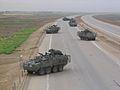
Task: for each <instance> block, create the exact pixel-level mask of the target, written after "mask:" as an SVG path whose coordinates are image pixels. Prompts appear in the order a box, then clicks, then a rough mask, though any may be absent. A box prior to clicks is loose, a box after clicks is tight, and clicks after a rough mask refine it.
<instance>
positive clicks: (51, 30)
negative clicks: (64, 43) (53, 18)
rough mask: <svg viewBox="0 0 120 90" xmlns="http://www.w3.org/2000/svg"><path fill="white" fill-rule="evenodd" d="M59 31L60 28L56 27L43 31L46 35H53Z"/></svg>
mask: <svg viewBox="0 0 120 90" xmlns="http://www.w3.org/2000/svg"><path fill="white" fill-rule="evenodd" d="M59 30H60V27H58V26H57V25H52V26H50V27H48V28H47V29H46V30H45V31H46V33H47V34H53V33H58V31H59Z"/></svg>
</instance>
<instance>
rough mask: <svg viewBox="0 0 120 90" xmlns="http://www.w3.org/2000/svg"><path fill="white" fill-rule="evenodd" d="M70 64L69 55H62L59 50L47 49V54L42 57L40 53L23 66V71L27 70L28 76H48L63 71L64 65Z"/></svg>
mask: <svg viewBox="0 0 120 90" xmlns="http://www.w3.org/2000/svg"><path fill="white" fill-rule="evenodd" d="M70 62H71V57H70V55H66V54H65V55H64V54H63V53H62V52H61V51H60V50H55V49H49V51H48V52H46V53H45V55H43V54H42V53H40V55H39V56H36V57H35V58H34V59H30V60H29V61H27V62H25V63H24V64H23V68H24V70H27V72H28V73H29V74H32V73H33V72H34V73H37V74H39V75H44V74H50V73H52V72H53V73H55V72H61V71H63V68H64V66H65V65H67V64H68V63H70Z"/></svg>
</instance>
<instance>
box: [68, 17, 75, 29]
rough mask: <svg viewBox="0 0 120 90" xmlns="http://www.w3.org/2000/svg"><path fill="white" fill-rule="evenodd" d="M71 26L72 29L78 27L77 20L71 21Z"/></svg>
mask: <svg viewBox="0 0 120 90" xmlns="http://www.w3.org/2000/svg"><path fill="white" fill-rule="evenodd" d="M69 25H70V26H71V27H76V26H77V22H76V20H75V19H73V18H72V19H70V21H69Z"/></svg>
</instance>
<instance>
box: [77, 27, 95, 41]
mask: <svg viewBox="0 0 120 90" xmlns="http://www.w3.org/2000/svg"><path fill="white" fill-rule="evenodd" d="M77 35H78V36H79V37H80V39H81V40H87V41H89V40H96V35H97V34H96V33H95V32H92V31H90V30H88V29H85V30H84V31H78V32H77Z"/></svg>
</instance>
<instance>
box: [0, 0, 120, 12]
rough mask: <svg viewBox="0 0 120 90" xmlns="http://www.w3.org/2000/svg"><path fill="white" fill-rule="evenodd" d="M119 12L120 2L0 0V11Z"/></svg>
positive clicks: (91, 0) (95, 0)
mask: <svg viewBox="0 0 120 90" xmlns="http://www.w3.org/2000/svg"><path fill="white" fill-rule="evenodd" d="M3 10H4V11H5V10H8V11H68V12H71V11H75V12H78V11H79V12H120V0H0V11H3Z"/></svg>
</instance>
